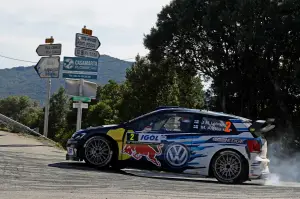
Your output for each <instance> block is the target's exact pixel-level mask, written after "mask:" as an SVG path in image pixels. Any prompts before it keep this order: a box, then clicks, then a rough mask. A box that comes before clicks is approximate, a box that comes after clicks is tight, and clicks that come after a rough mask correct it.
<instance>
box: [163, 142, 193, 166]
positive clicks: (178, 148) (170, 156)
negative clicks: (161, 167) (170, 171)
mask: <svg viewBox="0 0 300 199" xmlns="http://www.w3.org/2000/svg"><path fill="white" fill-rule="evenodd" d="M165 159H166V161H167V163H168V164H169V165H170V166H172V167H182V166H184V165H185V164H186V163H187V162H188V160H189V151H188V149H187V148H186V147H185V146H183V145H181V144H172V145H170V146H169V147H168V148H167V150H166V152H165Z"/></svg>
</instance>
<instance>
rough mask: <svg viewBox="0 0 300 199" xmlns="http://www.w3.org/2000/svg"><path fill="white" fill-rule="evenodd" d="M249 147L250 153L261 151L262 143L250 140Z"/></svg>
mask: <svg viewBox="0 0 300 199" xmlns="http://www.w3.org/2000/svg"><path fill="white" fill-rule="evenodd" d="M247 145H248V149H249V152H250V153H253V152H260V151H261V146H260V143H259V142H258V141H257V140H248V141H247Z"/></svg>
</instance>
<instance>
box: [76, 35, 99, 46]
mask: <svg viewBox="0 0 300 199" xmlns="http://www.w3.org/2000/svg"><path fill="white" fill-rule="evenodd" d="M100 45H101V43H100V41H99V39H98V37H95V36H90V35H86V34H80V33H76V39H75V46H76V47H79V48H87V49H91V50H97V49H98V48H99V47H100Z"/></svg>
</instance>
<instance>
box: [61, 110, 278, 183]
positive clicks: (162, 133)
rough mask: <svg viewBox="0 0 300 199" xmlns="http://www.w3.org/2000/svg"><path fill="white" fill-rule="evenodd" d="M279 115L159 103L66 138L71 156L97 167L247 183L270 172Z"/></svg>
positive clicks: (68, 152)
mask: <svg viewBox="0 0 300 199" xmlns="http://www.w3.org/2000/svg"><path fill="white" fill-rule="evenodd" d="M273 123H274V120H272V119H270V120H257V121H254V122H252V121H251V120H250V119H247V118H242V117H239V116H235V115H230V114H225V113H218V112H212V111H205V110H198V109H188V108H182V107H159V108H157V109H156V110H154V111H152V112H150V113H147V114H145V115H142V116H139V117H137V118H134V119H132V120H130V121H128V122H124V123H121V124H114V125H103V126H99V127H90V128H87V129H82V130H79V131H77V132H75V133H74V134H73V135H72V137H71V138H70V139H69V140H68V142H67V155H66V159H67V160H73V161H85V162H86V163H87V164H89V165H91V166H96V167H98V168H108V167H112V168H114V169H122V168H126V167H127V168H139V169H146V170H160V171H166V172H172V173H174V172H180V173H187V174H189V175H191V174H195V175H198V176H201V177H213V178H216V179H217V180H218V181H220V182H222V183H243V182H245V181H248V180H252V179H262V178H264V179H265V178H266V177H267V176H268V174H269V169H268V164H269V159H267V141H266V139H265V138H264V133H266V132H268V131H270V130H272V129H273V128H274V127H275V125H274V124H273Z"/></svg>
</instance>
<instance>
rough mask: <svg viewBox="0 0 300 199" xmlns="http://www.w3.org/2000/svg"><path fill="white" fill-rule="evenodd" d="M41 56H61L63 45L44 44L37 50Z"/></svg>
mask: <svg viewBox="0 0 300 199" xmlns="http://www.w3.org/2000/svg"><path fill="white" fill-rule="evenodd" d="M36 53H37V54H38V55H39V56H52V55H61V44H42V45H39V46H38V47H37V49H36Z"/></svg>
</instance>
